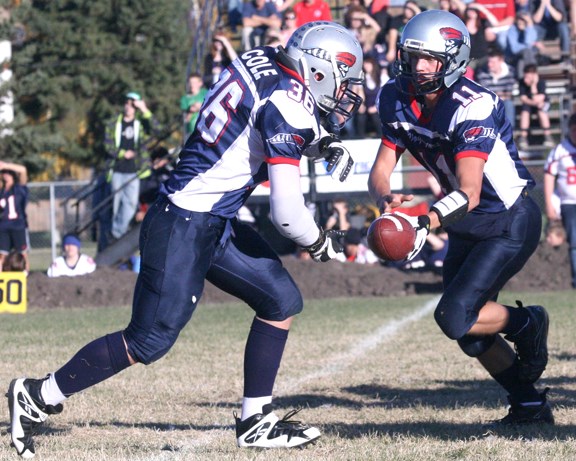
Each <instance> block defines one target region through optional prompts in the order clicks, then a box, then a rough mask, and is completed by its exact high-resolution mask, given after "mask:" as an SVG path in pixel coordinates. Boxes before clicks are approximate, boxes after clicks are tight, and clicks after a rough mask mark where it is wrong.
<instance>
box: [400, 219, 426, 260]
mask: <svg viewBox="0 0 576 461" xmlns="http://www.w3.org/2000/svg"><path fill="white" fill-rule="evenodd" d="M394 214H396V215H398V216H402V217H403V218H404V219H406V220H407V221H408V222H409V223H410V224H411V225H412V227H413V228H414V229H415V230H416V238H415V239H414V248H413V250H412V251H411V252H410V253H408V256H406V259H405V260H406V261H412V260H413V259H414V258H415V257H416V255H417V254H418V253H420V251H422V248H423V247H424V244H425V243H426V237H428V234H429V233H430V218H429V217H428V216H427V215H420V216H418V217H416V216H408V215H407V214H404V213H401V212H399V211H396V212H394Z"/></svg>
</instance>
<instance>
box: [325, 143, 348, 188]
mask: <svg viewBox="0 0 576 461" xmlns="http://www.w3.org/2000/svg"><path fill="white" fill-rule="evenodd" d="M324 153H325V158H326V162H327V165H326V170H327V171H328V173H329V174H330V176H331V177H332V179H338V180H339V181H340V182H344V181H346V178H347V177H348V175H349V174H350V171H352V167H353V166H354V159H353V158H352V156H351V155H350V152H348V149H346V147H345V146H344V144H342V143H341V142H339V141H334V142H332V143H330V144H329V145H328V146H327V147H326V148H325V149H324Z"/></svg>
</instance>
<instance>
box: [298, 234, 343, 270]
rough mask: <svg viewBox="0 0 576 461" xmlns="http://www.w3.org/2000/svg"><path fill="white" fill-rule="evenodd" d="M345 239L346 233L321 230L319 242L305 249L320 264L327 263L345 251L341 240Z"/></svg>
mask: <svg viewBox="0 0 576 461" xmlns="http://www.w3.org/2000/svg"><path fill="white" fill-rule="evenodd" d="M343 237H344V232H342V231H337V230H328V231H324V230H322V229H320V236H319V237H318V240H316V242H314V243H313V244H312V245H310V246H308V247H304V249H305V250H306V251H307V252H308V253H310V256H312V259H313V260H314V261H318V262H323V263H324V262H326V261H330V260H331V259H334V258H335V257H336V256H338V254H339V253H342V252H343V251H344V247H343V246H342V244H341V243H340V240H341V239H342V238H343Z"/></svg>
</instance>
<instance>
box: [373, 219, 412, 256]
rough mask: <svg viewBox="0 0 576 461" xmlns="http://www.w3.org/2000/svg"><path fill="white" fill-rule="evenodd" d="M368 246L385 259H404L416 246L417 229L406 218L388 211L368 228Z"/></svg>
mask: <svg viewBox="0 0 576 461" xmlns="http://www.w3.org/2000/svg"><path fill="white" fill-rule="evenodd" d="M367 239H368V246H369V247H370V249H371V250H372V251H373V252H374V254H376V256H378V257H379V258H381V259H384V260H385V261H402V260H404V259H406V256H408V253H410V252H411V251H412V250H413V248H414V241H415V240H416V230H415V229H414V227H412V225H411V224H410V223H409V222H408V220H407V219H406V218H403V217H402V216H398V215H396V214H393V213H386V214H383V215H382V216H380V217H379V218H377V219H375V220H374V221H373V222H372V224H370V227H369V228H368V235H367Z"/></svg>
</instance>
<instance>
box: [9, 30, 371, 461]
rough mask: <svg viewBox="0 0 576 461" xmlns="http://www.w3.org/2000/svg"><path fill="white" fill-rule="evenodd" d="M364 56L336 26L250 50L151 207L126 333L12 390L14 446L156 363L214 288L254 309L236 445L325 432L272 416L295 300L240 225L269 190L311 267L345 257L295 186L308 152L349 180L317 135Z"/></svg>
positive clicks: (270, 259)
mask: <svg viewBox="0 0 576 461" xmlns="http://www.w3.org/2000/svg"><path fill="white" fill-rule="evenodd" d="M362 81H363V73H362V49H361V46H360V44H359V43H358V41H357V40H356V39H355V38H354V37H353V36H352V35H351V34H350V33H349V32H348V31H347V30H346V29H345V28H344V27H342V26H340V25H338V24H335V23H331V22H313V23H308V24H306V25H304V26H302V27H301V28H299V29H297V30H296V31H295V32H294V34H293V35H292V38H291V39H290V40H289V42H288V44H287V46H286V49H284V48H282V47H279V48H271V47H258V48H254V49H252V50H249V51H246V52H245V53H243V54H242V55H241V56H239V57H238V59H236V60H235V61H234V62H233V63H232V64H231V65H230V66H229V67H228V68H227V69H226V70H225V71H224V72H223V73H222V75H221V77H220V80H219V81H218V82H217V83H216V84H215V85H214V86H213V87H212V88H211V90H210V91H209V93H208V94H207V96H206V99H205V101H204V104H203V106H202V109H201V111H200V114H199V118H198V122H197V124H196V129H195V131H194V132H193V133H192V134H191V135H190V137H189V138H188V140H187V142H186V144H185V146H184V147H183V149H182V151H181V154H180V160H179V162H178V164H177V166H176V168H175V169H174V170H173V172H172V174H171V176H170V178H169V179H168V180H167V181H166V182H165V184H164V185H163V187H162V188H161V194H160V198H159V199H158V201H157V202H156V203H155V204H154V205H153V206H152V207H151V208H150V209H149V211H148V212H147V214H146V216H145V219H144V221H143V223H142V230H141V234H140V251H141V258H142V259H141V269H140V273H139V275H138V280H137V283H136V288H135V293H134V301H133V311H132V319H131V321H130V323H129V325H128V327H127V328H126V329H125V330H122V331H118V332H116V333H112V334H110V335H107V336H104V337H102V338H99V339H96V340H95V341H93V342H91V343H89V344H87V345H86V346H85V347H84V348H82V349H81V350H80V351H79V352H78V353H77V354H76V356H74V357H73V358H72V359H71V360H70V361H69V362H68V363H66V364H65V365H64V366H62V367H61V368H59V369H58V370H56V371H55V372H54V373H50V374H49V375H48V376H47V377H46V378H44V379H27V378H20V379H15V380H13V381H12V382H11V384H10V388H9V390H8V394H7V396H8V401H9V407H10V413H11V438H12V443H13V445H14V447H15V448H16V450H17V452H18V453H19V454H20V455H21V456H22V457H24V458H30V457H32V456H34V453H35V450H34V443H33V440H32V430H33V428H34V426H36V425H38V424H41V423H42V422H43V421H44V420H45V419H46V418H47V416H48V415H50V414H54V413H59V412H60V411H62V407H63V406H62V402H63V401H64V400H65V399H67V398H68V397H70V396H71V395H73V394H76V393H77V392H80V391H82V390H84V389H86V388H88V387H90V386H92V385H94V384H97V383H99V382H101V381H104V380H105V379H108V378H109V377H111V376H113V375H115V374H117V373H119V372H120V371H122V370H123V369H125V368H127V367H129V366H130V365H133V364H135V363H143V364H150V363H152V362H154V361H155V360H158V359H159V358H161V357H162V356H164V355H165V354H166V353H167V352H168V350H169V349H170V348H171V347H172V345H173V344H174V342H175V341H176V339H177V337H178V334H179V333H180V331H181V330H182V328H183V327H184V326H185V325H186V323H187V322H188V321H189V320H190V318H191V316H192V314H193V312H194V310H195V308H196V306H197V305H198V302H199V301H200V298H201V296H202V291H203V288H204V281H205V280H209V281H210V282H212V283H213V284H214V285H216V286H217V287H219V288H221V289H222V290H224V291H226V292H228V293H230V294H232V295H234V296H236V297H238V298H239V299H241V300H243V301H245V302H246V303H247V304H248V305H249V306H250V307H251V308H252V309H253V310H254V312H255V317H254V320H253V323H252V326H251V329H250V333H249V335H248V339H247V343H246V349H245V356H244V397H243V400H242V413H241V415H239V416H237V415H235V416H236V437H237V444H238V446H240V447H264V448H275V447H281V448H290V447H299V446H303V445H306V444H308V443H310V442H312V441H314V440H316V439H317V438H318V437H320V432H319V431H318V429H317V428H315V427H310V426H307V425H305V424H302V423H300V422H298V421H293V420H291V419H290V417H291V416H292V415H293V414H294V412H290V413H289V414H287V415H286V416H285V417H284V418H282V419H280V418H279V417H278V416H276V414H275V413H274V412H273V411H272V405H271V402H272V390H273V386H274V381H275V379H276V374H277V371H278V368H279V366H280V361H281V358H282V353H283V350H284V346H285V343H286V340H287V337H288V329H289V327H290V324H291V322H292V319H293V317H294V316H295V315H296V314H298V313H299V312H300V311H301V310H302V308H303V300H302V296H301V294H300V291H299V289H298V287H297V286H296V284H295V283H294V280H293V279H292V277H291V276H290V275H289V274H288V272H287V271H286V269H285V268H284V267H283V265H282V263H281V260H280V259H279V258H278V256H277V255H276V253H275V252H274V251H273V250H272V249H271V248H270V247H269V245H268V244H267V243H266V242H265V241H264V239H263V238H262V237H261V236H260V235H259V234H258V233H256V231H254V230H253V229H252V228H251V227H250V226H248V225H245V224H241V223H239V222H238V221H237V220H236V219H235V216H236V214H237V212H238V210H239V209H240V207H241V206H242V205H243V204H244V202H245V201H246V200H247V199H248V197H249V196H250V193H251V192H252V191H253V190H254V188H255V187H256V186H257V185H258V184H260V183H262V182H264V181H266V180H269V181H270V209H271V219H272V221H273V223H274V224H275V226H276V228H277V229H278V231H279V232H280V233H281V234H282V235H284V236H285V237H287V238H290V239H292V240H293V241H294V242H296V243H297V244H298V245H300V246H301V247H303V248H304V249H305V250H307V251H308V252H309V253H310V255H311V256H312V258H313V259H314V260H316V261H328V260H330V259H332V258H334V257H335V256H336V255H337V254H338V253H339V252H341V251H342V247H341V245H340V243H339V242H338V234H337V233H335V231H324V230H323V229H322V228H320V227H319V226H318V225H317V224H316V222H315V221H314V219H313V217H312V215H311V214H310V212H309V211H308V209H307V208H306V205H305V202H304V197H303V195H302V192H301V187H300V170H299V163H300V160H301V158H302V156H303V155H308V156H314V157H318V158H320V159H326V161H327V164H328V170H329V172H330V173H331V174H332V175H333V176H335V177H336V178H337V179H339V180H344V179H345V178H346V176H347V174H348V172H349V171H350V168H351V166H352V163H353V162H352V161H351V159H350V155H349V153H348V152H347V150H346V149H345V147H344V146H343V145H342V144H341V143H340V142H338V141H337V140H336V139H335V138H334V137H333V136H330V135H329V134H328V132H327V131H326V130H325V129H324V128H323V127H322V125H321V122H322V121H323V120H324V121H326V122H327V126H334V125H337V126H342V125H343V124H344V123H345V122H346V121H347V120H348V119H349V118H350V116H351V115H352V114H353V113H354V112H355V110H356V109H357V107H358V105H359V104H360V103H361V100H362V99H361V98H360V97H359V96H358V95H357V94H356V93H355V92H354V91H353V88H352V87H353V86H354V85H360V84H361V83H362Z"/></svg>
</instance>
